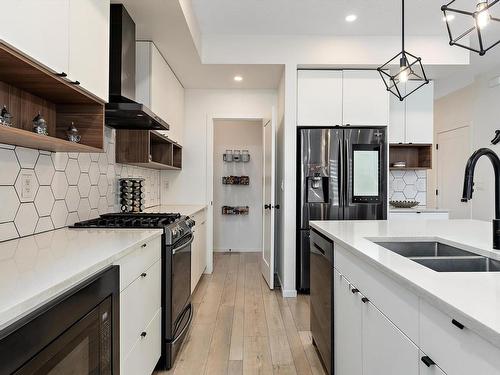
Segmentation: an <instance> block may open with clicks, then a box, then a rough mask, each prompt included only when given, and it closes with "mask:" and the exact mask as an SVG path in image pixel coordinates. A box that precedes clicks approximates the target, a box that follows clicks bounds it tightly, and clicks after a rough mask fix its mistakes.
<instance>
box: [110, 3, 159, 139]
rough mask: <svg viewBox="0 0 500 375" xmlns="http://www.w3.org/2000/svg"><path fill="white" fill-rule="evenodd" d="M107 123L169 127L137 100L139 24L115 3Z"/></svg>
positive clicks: (122, 126) (139, 127) (140, 127)
mask: <svg viewBox="0 0 500 375" xmlns="http://www.w3.org/2000/svg"><path fill="white" fill-rule="evenodd" d="M105 123H106V125H108V126H110V127H112V128H116V129H136V130H169V125H168V124H167V122H166V121H164V120H163V119H162V118H160V117H159V116H157V115H155V114H154V113H153V111H151V110H150V109H149V108H148V107H146V106H145V105H144V104H141V103H137V102H136V101H135V23H134V21H133V20H132V18H131V17H130V15H129V14H128V12H127V10H126V9H125V7H124V6H123V4H111V30H110V49H109V103H108V104H106V119H105Z"/></svg>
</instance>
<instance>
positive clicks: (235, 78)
mask: <svg viewBox="0 0 500 375" xmlns="http://www.w3.org/2000/svg"><path fill="white" fill-rule="evenodd" d="M234 80H235V81H236V82H241V81H243V77H242V76H235V77H234Z"/></svg>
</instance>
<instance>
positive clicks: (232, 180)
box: [222, 176, 250, 185]
mask: <svg viewBox="0 0 500 375" xmlns="http://www.w3.org/2000/svg"><path fill="white" fill-rule="evenodd" d="M222 184H223V185H250V177H249V176H223V177H222Z"/></svg>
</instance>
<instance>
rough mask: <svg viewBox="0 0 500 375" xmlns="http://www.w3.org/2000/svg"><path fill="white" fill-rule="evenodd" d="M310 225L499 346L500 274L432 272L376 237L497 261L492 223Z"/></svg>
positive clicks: (317, 223) (408, 222) (434, 222)
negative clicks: (427, 243) (439, 245)
mask: <svg viewBox="0 0 500 375" xmlns="http://www.w3.org/2000/svg"><path fill="white" fill-rule="evenodd" d="M311 226H312V227H313V228H315V229H316V230H318V231H320V232H321V233H322V234H324V235H325V236H327V237H329V238H331V239H332V240H333V241H334V242H337V243H338V244H340V245H341V246H342V247H344V248H346V249H347V250H349V251H352V253H353V254H354V255H356V256H358V257H359V258H360V261H365V262H368V263H370V264H371V265H372V266H374V267H376V268H377V269H379V270H381V271H383V272H385V273H386V274H387V275H389V276H390V277H392V278H394V279H396V280H397V281H398V282H399V283H400V284H401V285H404V286H405V287H407V288H408V289H409V291H411V292H413V293H416V294H417V295H419V296H420V297H422V298H424V299H425V300H427V301H428V302H430V303H431V304H433V305H434V306H436V307H437V308H438V309H440V310H442V311H443V312H445V313H447V314H448V315H450V316H452V317H453V318H454V319H457V320H458V321H460V322H461V323H462V324H464V325H465V326H466V327H468V328H470V329H472V330H474V331H475V332H476V333H478V334H479V335H481V336H482V337H483V338H485V339H486V340H488V341H490V342H491V343H493V344H494V345H496V346H498V347H500V272H436V271H433V270H431V269H430V268H427V267H424V266H422V265H420V264H418V263H416V262H413V261H411V260H410V259H407V258H405V257H403V256H400V255H398V254H396V253H394V252H392V251H390V250H387V249H385V248H383V247H381V246H379V245H376V244H375V243H374V242H372V241H371V239H375V240H398V239H399V240H416V241H421V240H438V241H440V242H443V243H446V244H449V245H452V246H456V247H460V248H462V249H465V250H468V251H472V252H475V253H477V254H480V255H485V256H489V257H491V258H495V259H500V251H499V250H494V249H493V248H492V231H493V229H492V224H491V222H485V221H474V220H410V221H404V222H401V221H390V220H389V221H315V222H311Z"/></svg>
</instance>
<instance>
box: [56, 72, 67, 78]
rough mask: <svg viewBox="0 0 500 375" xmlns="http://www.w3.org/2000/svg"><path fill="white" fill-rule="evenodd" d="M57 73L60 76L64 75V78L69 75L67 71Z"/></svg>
mask: <svg viewBox="0 0 500 375" xmlns="http://www.w3.org/2000/svg"><path fill="white" fill-rule="evenodd" d="M56 75H57V76H58V77H62V78H65V77H67V76H68V75H67V74H66V73H64V72H61V73H57V74H56Z"/></svg>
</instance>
